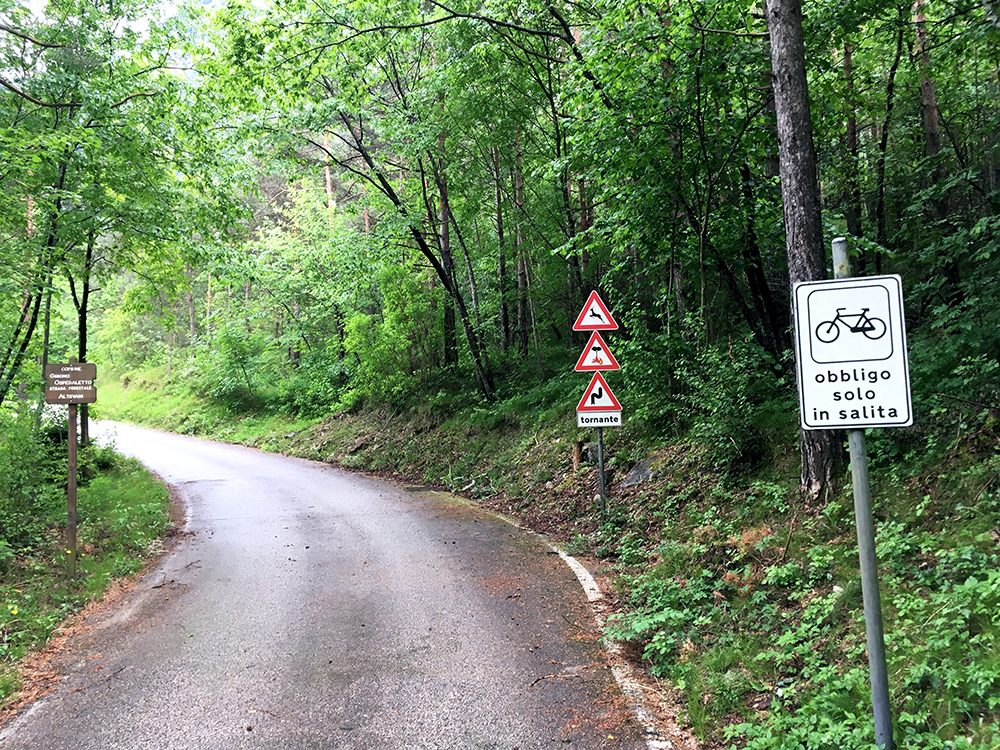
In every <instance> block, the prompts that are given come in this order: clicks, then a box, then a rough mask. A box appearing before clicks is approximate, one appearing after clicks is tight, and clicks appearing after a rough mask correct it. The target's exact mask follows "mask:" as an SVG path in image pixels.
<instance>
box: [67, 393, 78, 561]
mask: <svg viewBox="0 0 1000 750" xmlns="http://www.w3.org/2000/svg"><path fill="white" fill-rule="evenodd" d="M76 409H77V407H76V404H70V405H69V472H68V480H69V481H68V483H67V492H66V536H67V537H68V539H67V540H66V543H67V545H68V552H69V574H70V576H75V575H76V552H77V549H76V464H77V460H76Z"/></svg>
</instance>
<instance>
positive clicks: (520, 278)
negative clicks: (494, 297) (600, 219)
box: [514, 132, 528, 356]
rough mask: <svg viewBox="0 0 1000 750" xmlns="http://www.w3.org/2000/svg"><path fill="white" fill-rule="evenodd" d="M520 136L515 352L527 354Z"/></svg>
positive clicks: (516, 169) (516, 164) (517, 141)
mask: <svg viewBox="0 0 1000 750" xmlns="http://www.w3.org/2000/svg"><path fill="white" fill-rule="evenodd" d="M521 161H522V154H521V134H520V132H518V133H517V135H516V136H515V137H514V213H515V216H516V217H517V219H516V221H515V223H514V252H515V254H516V256H517V352H518V354H520V355H521V356H524V355H525V354H527V353H528V264H527V261H526V260H525V257H524V253H525V248H524V229H523V222H524V174H523V173H522V171H521V169H522V164H521Z"/></svg>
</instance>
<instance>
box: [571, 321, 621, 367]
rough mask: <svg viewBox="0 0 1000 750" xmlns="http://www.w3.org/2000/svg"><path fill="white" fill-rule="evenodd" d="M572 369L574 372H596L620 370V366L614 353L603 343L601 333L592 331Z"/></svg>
mask: <svg viewBox="0 0 1000 750" xmlns="http://www.w3.org/2000/svg"><path fill="white" fill-rule="evenodd" d="M573 369H574V371H576V372H596V371H598V370H620V369H621V366H620V365H619V364H618V360H617V359H615V355H614V354H612V353H611V350H610V349H608V345H607V344H605V343H604V339H602V338H601V334H599V333H598V332H597V331H594V332H593V333H592V334H590V341H588V342H587V346H585V347H584V349H583V354H581V355H580V359H578V360H577V361H576V367H574V368H573Z"/></svg>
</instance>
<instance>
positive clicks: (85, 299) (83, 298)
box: [70, 228, 97, 448]
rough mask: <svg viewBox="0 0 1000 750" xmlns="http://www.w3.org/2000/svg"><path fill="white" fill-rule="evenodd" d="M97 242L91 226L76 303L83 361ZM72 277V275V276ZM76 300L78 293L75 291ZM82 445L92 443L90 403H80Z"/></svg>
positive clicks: (82, 358) (86, 346) (85, 359)
mask: <svg viewBox="0 0 1000 750" xmlns="http://www.w3.org/2000/svg"><path fill="white" fill-rule="evenodd" d="M96 243H97V232H96V230H95V229H93V228H91V230H90V234H89V236H88V237H87V247H86V250H85V254H84V258H83V278H82V280H81V289H80V297H79V301H78V302H77V305H76V316H77V336H78V342H77V357H78V358H79V360H80V361H81V362H86V361H87V348H88V340H87V333H88V329H87V321H88V317H89V312H90V276H91V271H92V270H93V266H94V245H95V244H96ZM70 278H72V276H71V277H70ZM73 297H74V302H76V301H77V300H76V294H75V293H74V295H73ZM80 445H81V446H82V447H84V448H86V447H87V446H88V445H90V407H89V405H88V404H81V405H80Z"/></svg>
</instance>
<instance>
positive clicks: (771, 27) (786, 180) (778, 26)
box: [767, 0, 841, 499]
mask: <svg viewBox="0 0 1000 750" xmlns="http://www.w3.org/2000/svg"><path fill="white" fill-rule="evenodd" d="M767 27H768V31H769V32H770V37H771V68H772V71H773V75H774V109H775V115H776V118H777V125H778V161H779V169H780V175H781V198H782V203H783V209H784V218H785V248H786V251H787V253H788V275H789V281H790V282H791V284H793V285H794V284H796V283H797V282H800V281H813V280H817V279H824V278H826V252H825V250H824V248H823V225H822V218H821V213H820V195H819V183H818V180H817V173H816V152H815V148H814V145H813V139H812V119H811V116H810V112H809V90H808V85H807V83H806V64H805V45H804V42H803V38H802V8H801V5H800V2H799V0H768V1H767ZM837 438H838V435H837V433H836V431H833V430H803V431H802V432H801V438H800V445H801V449H802V472H801V484H802V489H803V490H804V491H805V492H806V493H807V494H808V496H809V497H811V498H813V499H816V498H819V497H820V496H821V495H825V494H826V493H827V492H828V491H829V489H830V488H831V486H832V482H833V475H834V471H835V467H836V464H837V459H838V457H839V456H840V453H841V447H840V442H841V441H840V440H838V439H837Z"/></svg>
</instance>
